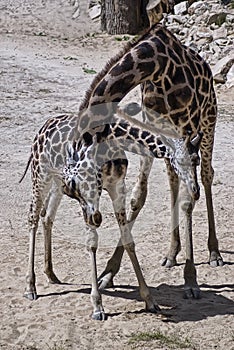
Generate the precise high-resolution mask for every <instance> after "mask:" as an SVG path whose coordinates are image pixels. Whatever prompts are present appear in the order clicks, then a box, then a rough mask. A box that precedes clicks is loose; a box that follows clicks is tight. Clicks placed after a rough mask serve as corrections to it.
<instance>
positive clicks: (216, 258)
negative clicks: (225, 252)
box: [210, 252, 224, 267]
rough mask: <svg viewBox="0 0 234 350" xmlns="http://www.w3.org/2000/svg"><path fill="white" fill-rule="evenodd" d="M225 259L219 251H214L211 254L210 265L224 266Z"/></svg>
mask: <svg viewBox="0 0 234 350" xmlns="http://www.w3.org/2000/svg"><path fill="white" fill-rule="evenodd" d="M223 264H224V263H223V259H222V257H221V255H220V254H218V253H216V252H215V253H212V254H211V256H210V266H211V267H217V266H223Z"/></svg>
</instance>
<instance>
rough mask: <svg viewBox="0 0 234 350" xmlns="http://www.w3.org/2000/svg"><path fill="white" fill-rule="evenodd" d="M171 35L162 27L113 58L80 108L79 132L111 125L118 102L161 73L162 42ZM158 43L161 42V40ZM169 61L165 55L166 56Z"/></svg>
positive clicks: (153, 29) (145, 35)
mask: <svg viewBox="0 0 234 350" xmlns="http://www.w3.org/2000/svg"><path fill="white" fill-rule="evenodd" d="M171 37H172V34H171V33H170V32H168V31H167V30H166V29H165V28H164V27H162V26H161V25H156V26H154V27H152V28H151V29H150V30H149V31H147V32H146V33H145V34H144V35H143V36H142V37H141V38H140V39H139V40H138V41H136V42H133V43H129V44H128V46H127V47H126V49H125V50H124V51H123V52H121V53H120V54H119V55H117V56H116V57H115V58H114V59H112V60H111V61H110V62H108V64H107V65H106V67H104V69H103V70H102V71H101V72H100V74H98V75H97V77H96V78H95V79H94V81H93V83H92V84H91V86H90V89H89V90H88V91H87V93H86V96H85V98H84V101H83V102H82V103H81V105H80V111H79V112H80V118H79V122H78V129H79V130H80V132H81V133H82V132H84V131H87V130H89V129H93V128H95V127H97V126H100V125H103V124H106V123H111V121H112V120H111V117H112V115H113V114H114V112H115V111H116V108H117V105H118V103H119V102H120V101H121V100H122V98H123V97H124V96H125V95H126V94H127V93H128V92H129V91H130V90H132V89H133V88H134V87H136V86H137V85H139V84H141V83H142V82H144V81H146V80H153V79H155V78H156V75H157V74H160V69H161V67H160V64H159V63H157V58H158V57H159V54H160V55H161V54H162V53H160V41H157V40H156V39H157V38H161V40H166V41H169V40H170V38H171ZM158 40H159V39H158ZM163 55H164V58H165V59H166V54H165V52H164V53H163Z"/></svg>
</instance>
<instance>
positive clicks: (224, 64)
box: [212, 53, 234, 82]
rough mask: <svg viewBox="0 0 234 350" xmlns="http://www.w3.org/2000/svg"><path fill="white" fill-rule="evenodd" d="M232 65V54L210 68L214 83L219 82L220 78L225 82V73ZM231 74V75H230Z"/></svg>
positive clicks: (233, 60) (233, 62)
mask: <svg viewBox="0 0 234 350" xmlns="http://www.w3.org/2000/svg"><path fill="white" fill-rule="evenodd" d="M233 64H234V53H231V54H229V55H228V56H225V57H223V58H222V59H221V60H220V61H218V62H217V63H216V65H215V66H214V67H213V68H212V73H213V76H214V81H216V82H220V77H223V79H224V81H225V80H226V76H227V73H228V72H229V70H230V69H231V67H232V66H233ZM230 74H231V73H230Z"/></svg>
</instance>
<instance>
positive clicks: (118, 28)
mask: <svg viewBox="0 0 234 350" xmlns="http://www.w3.org/2000/svg"><path fill="white" fill-rule="evenodd" d="M147 2H148V0H135V1H133V0H102V1H101V29H102V30H106V31H107V33H108V34H133V35H134V34H137V33H139V32H140V31H141V30H142V29H144V28H146V27H147V26H149V22H148V17H147V14H146V10H145V8H146V5H147Z"/></svg>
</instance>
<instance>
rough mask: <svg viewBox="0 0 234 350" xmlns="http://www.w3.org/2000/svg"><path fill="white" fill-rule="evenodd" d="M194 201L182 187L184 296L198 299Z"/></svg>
mask: <svg viewBox="0 0 234 350" xmlns="http://www.w3.org/2000/svg"><path fill="white" fill-rule="evenodd" d="M194 205H195V202H194V200H193V199H192V198H191V196H190V195H189V193H188V191H187V188H185V187H184V194H183V202H182V205H181V208H182V210H183V212H184V213H185V239H186V243H185V244H186V262H185V267H184V280H185V285H184V297H185V298H186V299H188V298H194V299H199V298H200V288H199V286H198V283H197V274H196V268H195V265H194V257H193V237H192V213H193V208H194Z"/></svg>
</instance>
